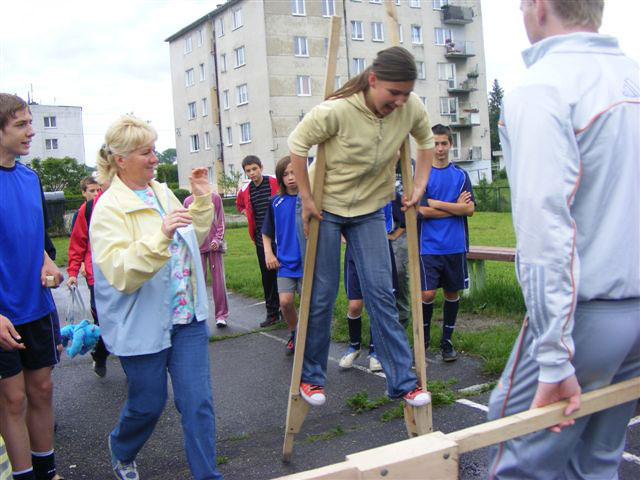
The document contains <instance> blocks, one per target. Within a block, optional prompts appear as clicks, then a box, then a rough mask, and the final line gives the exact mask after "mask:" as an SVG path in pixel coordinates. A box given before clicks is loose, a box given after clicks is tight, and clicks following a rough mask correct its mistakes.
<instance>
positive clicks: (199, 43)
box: [196, 29, 204, 47]
mask: <svg viewBox="0 0 640 480" xmlns="http://www.w3.org/2000/svg"><path fill="white" fill-rule="evenodd" d="M196 38H197V39H198V46H199V47H201V46H202V43H203V42H204V34H203V33H202V29H200V30H198V36H197V37H196Z"/></svg>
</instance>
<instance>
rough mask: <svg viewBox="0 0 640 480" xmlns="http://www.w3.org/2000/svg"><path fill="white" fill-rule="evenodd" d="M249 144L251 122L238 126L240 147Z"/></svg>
mask: <svg viewBox="0 0 640 480" xmlns="http://www.w3.org/2000/svg"><path fill="white" fill-rule="evenodd" d="M245 143H251V122H244V123H241V124H240V145H243V144H245Z"/></svg>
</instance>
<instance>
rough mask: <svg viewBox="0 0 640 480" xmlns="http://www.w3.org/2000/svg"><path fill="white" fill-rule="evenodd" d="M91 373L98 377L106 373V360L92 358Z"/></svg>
mask: <svg viewBox="0 0 640 480" xmlns="http://www.w3.org/2000/svg"><path fill="white" fill-rule="evenodd" d="M93 373H95V374H96V375H97V376H99V377H100V378H102V377H104V376H105V375H106V374H107V361H106V360H94V361H93Z"/></svg>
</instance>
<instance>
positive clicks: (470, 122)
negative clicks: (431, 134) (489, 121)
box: [449, 113, 480, 128]
mask: <svg viewBox="0 0 640 480" xmlns="http://www.w3.org/2000/svg"><path fill="white" fill-rule="evenodd" d="M452 120H453V121H452V122H451V123H450V124H449V126H450V127H451V128H471V127H477V126H478V125H480V114H478V113H463V114H462V115H459V116H458V117H457V118H454V119H452Z"/></svg>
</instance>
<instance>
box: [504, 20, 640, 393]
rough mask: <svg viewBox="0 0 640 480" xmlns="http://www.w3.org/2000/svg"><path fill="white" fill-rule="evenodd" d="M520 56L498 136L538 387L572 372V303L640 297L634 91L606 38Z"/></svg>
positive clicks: (554, 41) (550, 42) (551, 45)
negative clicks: (520, 75) (522, 70)
mask: <svg viewBox="0 0 640 480" xmlns="http://www.w3.org/2000/svg"><path fill="white" fill-rule="evenodd" d="M523 57H524V60H525V63H526V64H527V67H528V71H527V74H526V76H525V79H524V82H523V83H522V84H521V85H520V86H519V87H518V88H516V89H515V90H514V91H513V92H511V93H509V94H508V95H507V96H506V98H505V100H504V105H503V109H502V116H501V120H500V139H501V142H502V150H503V152H504V155H505V158H506V161H507V174H508V177H509V183H510V185H511V197H512V208H513V225H514V228H515V232H516V240H517V257H516V272H517V276H518V281H519V282H520V285H521V287H522V292H523V295H524V299H525V303H526V306H527V312H528V316H529V322H530V327H531V328H532V329H533V333H534V336H535V338H536V340H535V342H534V344H533V346H532V348H533V351H532V354H533V355H534V357H535V358H536V360H537V361H538V363H539V365H540V373H539V377H538V379H539V381H541V382H558V381H560V380H562V379H564V378H566V377H568V376H570V375H571V374H572V373H573V372H574V368H573V366H572V364H571V359H572V356H573V353H574V342H573V339H572V336H571V333H572V330H573V322H574V311H575V307H576V302H584V301H589V300H595V299H601V300H618V299H627V298H635V297H640V199H639V198H638V194H639V193H640V86H639V85H640V83H639V81H638V65H637V64H636V63H635V62H634V61H632V60H630V59H629V58H628V57H626V56H624V54H623V53H622V52H621V51H620V49H619V47H618V42H617V40H616V39H615V38H613V37H609V36H606V35H600V34H595V33H585V32H580V33H572V34H568V35H558V36H553V37H549V38H546V39H544V40H542V41H540V42H538V43H536V44H534V45H533V46H532V47H530V48H529V49H527V50H525V51H524V53H523ZM603 321H606V319H603ZM638 321H639V322H640V318H639V319H638ZM612 328H615V326H613V325H612Z"/></svg>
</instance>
